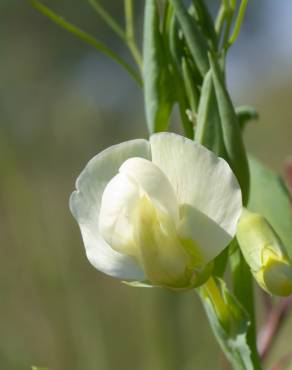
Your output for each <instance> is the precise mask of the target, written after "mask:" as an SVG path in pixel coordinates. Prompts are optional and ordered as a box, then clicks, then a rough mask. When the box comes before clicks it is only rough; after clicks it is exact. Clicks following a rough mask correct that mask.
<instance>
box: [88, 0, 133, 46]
mask: <svg viewBox="0 0 292 370" xmlns="http://www.w3.org/2000/svg"><path fill="white" fill-rule="evenodd" d="M88 2H89V4H90V5H91V6H92V8H93V9H94V10H95V11H96V12H97V13H98V14H99V16H100V17H101V18H102V19H103V20H104V21H105V23H107V24H108V26H109V27H110V28H111V29H112V30H113V31H114V32H115V33H116V34H117V35H118V36H119V37H120V38H121V39H122V40H123V41H125V42H127V39H126V34H125V32H124V30H123V29H122V27H121V26H120V25H119V24H118V23H117V22H116V21H115V19H114V18H113V17H112V16H111V15H110V14H109V13H108V12H107V11H106V10H105V9H104V7H103V6H101V5H100V3H99V2H98V1H97V0H88Z"/></svg>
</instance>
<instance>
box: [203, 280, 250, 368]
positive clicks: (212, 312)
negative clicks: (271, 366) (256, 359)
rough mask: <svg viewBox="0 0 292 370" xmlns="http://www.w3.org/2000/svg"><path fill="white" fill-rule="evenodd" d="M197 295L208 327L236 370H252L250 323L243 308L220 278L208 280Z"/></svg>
mask: <svg viewBox="0 0 292 370" xmlns="http://www.w3.org/2000/svg"><path fill="white" fill-rule="evenodd" d="M199 295H200V298H201V300H202V303H203V306H204V308H205V311H206V314H207V317H208V319H209V322H210V325H211V328H212V330H213V332H214V334H215V337H216V339H217V341H218V343H219V344H220V346H221V348H222V350H223V352H224V353H225V355H226V357H227V358H228V360H229V361H230V363H231V364H232V366H233V368H234V369H237V370H254V369H255V368H256V367H255V366H254V364H253V362H252V359H251V350H250V348H249V346H248V344H247V332H248V328H249V325H250V322H249V317H248V315H247V313H246V311H245V309H244V308H243V307H242V306H241V305H240V303H239V302H238V301H237V299H236V298H235V297H234V296H233V295H232V293H231V292H229V290H228V289H227V287H226V285H225V283H224V281H222V280H221V279H216V281H215V280H214V279H209V280H208V282H207V283H206V284H205V285H204V286H203V287H202V288H200V289H199Z"/></svg>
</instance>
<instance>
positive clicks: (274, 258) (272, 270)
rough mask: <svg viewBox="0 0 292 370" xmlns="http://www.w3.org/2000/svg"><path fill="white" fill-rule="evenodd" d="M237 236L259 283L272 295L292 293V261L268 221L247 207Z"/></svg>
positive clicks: (239, 224)
mask: <svg viewBox="0 0 292 370" xmlns="http://www.w3.org/2000/svg"><path fill="white" fill-rule="evenodd" d="M236 235H237V240H238V243H239V246H240V249H241V251H242V254H243V256H244V258H245V260H246V262H247V264H248V265H249V267H250V269H251V272H252V274H253V276H254V278H255V279H256V280H257V282H258V284H259V285H260V286H261V287H262V288H263V289H264V290H265V291H266V292H268V293H270V294H274V295H278V296H288V295H290V294H292V266H291V261H290V259H289V257H288V254H287V252H286V249H285V247H284V245H283V244H282V241H281V240H280V238H279V236H278V235H277V234H276V232H275V231H274V229H273V228H272V226H271V225H270V224H269V223H268V221H267V220H266V219H265V218H264V217H262V216H261V215H259V214H257V213H252V212H250V211H248V210H246V209H245V210H244V211H243V213H242V215H241V218H240V220H239V223H238V228H237V234H236Z"/></svg>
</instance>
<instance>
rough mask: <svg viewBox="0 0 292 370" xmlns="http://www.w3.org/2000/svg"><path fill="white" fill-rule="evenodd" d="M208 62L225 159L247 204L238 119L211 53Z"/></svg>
mask: <svg viewBox="0 0 292 370" xmlns="http://www.w3.org/2000/svg"><path fill="white" fill-rule="evenodd" d="M210 64H211V70H212V77H213V82H214V87H215V93H216V97H217V104H218V108H219V115H220V120H221V127H222V137H223V142H224V146H225V149H226V155H227V159H228V162H229V164H230V166H231V168H232V170H233V172H234V173H235V175H236V177H237V179H238V181H239V184H240V186H241V190H242V195H243V204H247V201H248V194H249V168H248V162H247V156H246V151H245V148H244V144H243V140H242V135H241V131H240V127H239V123H238V119H237V116H236V113H235V110H234V107H233V104H232V102H231V99H230V96H229V94H228V92H227V90H226V87H225V83H224V80H223V76H222V73H221V71H220V67H219V65H218V62H217V61H216V60H215V58H214V57H213V56H212V55H210Z"/></svg>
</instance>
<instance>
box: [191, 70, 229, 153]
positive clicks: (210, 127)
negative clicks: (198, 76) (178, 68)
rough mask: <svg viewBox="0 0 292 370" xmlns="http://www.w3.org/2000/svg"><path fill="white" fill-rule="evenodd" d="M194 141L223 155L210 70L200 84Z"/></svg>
mask: <svg viewBox="0 0 292 370" xmlns="http://www.w3.org/2000/svg"><path fill="white" fill-rule="evenodd" d="M196 141H197V142H199V143H201V144H202V145H204V146H206V147H207V148H208V149H210V150H212V151H213V152H214V153H216V154H217V155H220V156H221V157H224V154H225V149H224V144H223V138H222V130H221V122H220V116H219V111H218V105H217V101H216V96H215V91H214V84H213V80H212V72H211V71H209V72H208V73H207V74H206V76H205V78H204V82H203V86H202V91H201V99H200V103H199V108H198V116H197V130H196Z"/></svg>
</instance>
